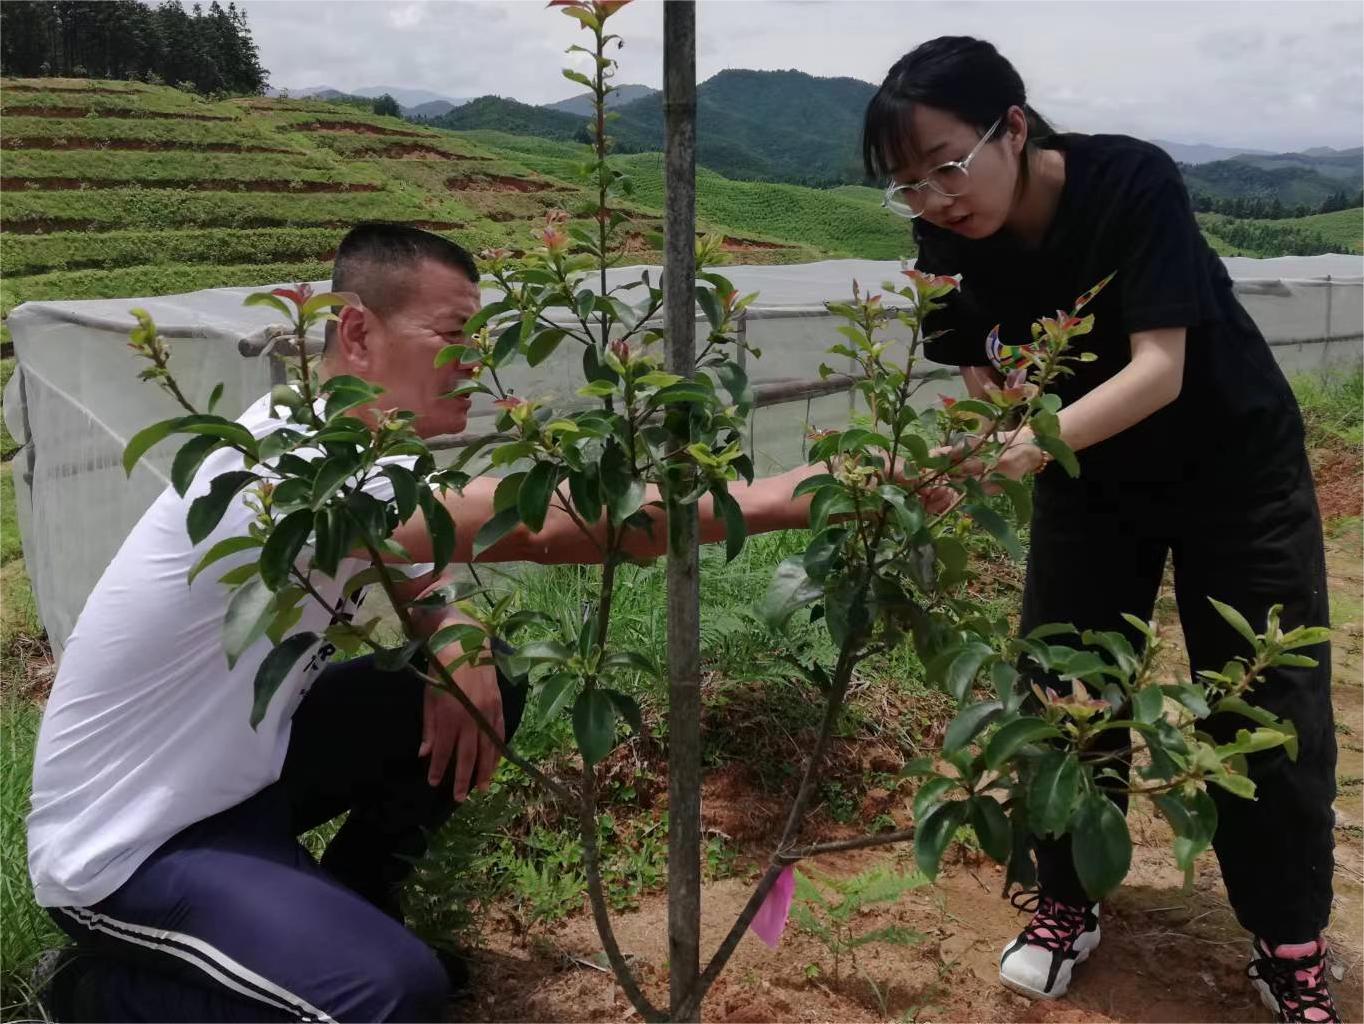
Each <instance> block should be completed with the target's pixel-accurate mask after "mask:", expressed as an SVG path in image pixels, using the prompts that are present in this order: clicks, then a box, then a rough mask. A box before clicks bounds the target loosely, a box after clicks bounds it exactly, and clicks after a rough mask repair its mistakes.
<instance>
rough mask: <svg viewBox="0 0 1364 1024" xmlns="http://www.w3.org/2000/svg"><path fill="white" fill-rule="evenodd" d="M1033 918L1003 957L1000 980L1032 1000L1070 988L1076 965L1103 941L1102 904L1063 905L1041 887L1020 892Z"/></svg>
mask: <svg viewBox="0 0 1364 1024" xmlns="http://www.w3.org/2000/svg"><path fill="white" fill-rule="evenodd" d="M1011 902H1012V903H1013V905H1014V906H1015V907H1017V908H1018V909H1019V910H1023V911H1028V910H1031V911H1033V916H1032V920H1031V921H1029V922H1028V926H1027V927H1026V928H1024V929H1023V931H1021V932H1020V933H1019V935H1018V938H1016V939H1014V940H1013V942H1011V943H1009V944H1008V945H1007V946H1005V947H1004V952H1003V953H1001V954H1000V957H999V980H1000V981H1001V982H1003V983H1004V986H1005V987H1006V988H1011V989H1013V990H1014V991H1015V992H1017V993H1019V994H1020V995H1025V996H1027V997H1029V998H1030V999H1059V998H1060V997H1061V996H1063V995H1065V994H1066V990H1067V989H1068V988H1070V976H1071V973H1072V972H1073V971H1074V970H1075V965H1076V964H1081V963H1084V962H1085V961H1086V960H1087V959H1089V954H1090V953H1091V952H1093V951H1094V949H1095V948H1096V947H1097V946H1098V945H1099V905H1098V904H1097V903H1090V904H1081V905H1078V906H1077V905H1074V904H1070V903H1062V902H1061V901H1060V900H1058V899H1054V898H1052V897H1051V896H1046V895H1044V894H1042V893H1041V892H1038V891H1036V890H1031V891H1024V892H1017V893H1014V895H1013V898H1012V900H1011Z"/></svg>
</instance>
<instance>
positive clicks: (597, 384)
mask: <svg viewBox="0 0 1364 1024" xmlns="http://www.w3.org/2000/svg"><path fill="white" fill-rule="evenodd" d="M615 393H616V386H615V385H614V384H612V383H611V382H610V381H609V380H594V381H589V382H588V383H587V384H584V385H583V386H582V387H580V388H579V389H578V394H580V395H582V396H583V397H584V398H608V397H610V396H611V395H614V394H615Z"/></svg>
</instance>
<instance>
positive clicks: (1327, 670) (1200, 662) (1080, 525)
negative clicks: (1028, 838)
mask: <svg viewBox="0 0 1364 1024" xmlns="http://www.w3.org/2000/svg"><path fill="white" fill-rule="evenodd" d="M1058 475H1059V474H1058V471H1056V470H1053V471H1052V472H1051V473H1049V474H1048V477H1047V479H1046V480H1041V481H1039V482H1038V485H1037V490H1036V501H1035V507H1034V515H1033V524H1032V544H1031V550H1030V554H1029V558H1028V576H1027V583H1026V585H1025V589H1024V597H1023V612H1022V623H1021V629H1022V630H1023V631H1024V632H1027V631H1028V630H1030V629H1033V628H1034V627H1036V626H1038V625H1041V624H1042V623H1046V622H1068V623H1072V624H1073V625H1075V626H1076V627H1077V628H1079V629H1081V630H1084V629H1104V630H1120V631H1122V632H1123V633H1124V634H1126V635H1127V636H1128V638H1129V639H1130V640H1131V641H1132V643H1133V645H1134V647H1137V649H1138V650H1139V649H1140V646H1139V645H1140V643H1141V640H1142V638H1141V636H1140V635H1139V634H1138V633H1137V632H1136V631H1135V630H1133V629H1132V628H1131V627H1129V626H1128V625H1127V624H1126V623H1125V622H1124V621H1123V620H1122V618H1121V613H1122V612H1129V613H1131V614H1133V615H1135V616H1137V617H1138V618H1140V619H1142V620H1149V619H1150V618H1151V614H1152V611H1153V608H1154V605H1155V599H1156V594H1157V592H1158V590H1159V588H1160V582H1161V577H1162V574H1163V572H1164V566H1165V561H1166V555H1167V554H1169V555H1171V556H1172V557H1173V561H1174V574H1175V597H1176V600H1177V602H1178V605H1179V619H1180V623H1181V625H1182V626H1183V629H1184V637H1185V641H1186V644H1187V646H1188V652H1189V659H1190V662H1191V665H1192V668H1193V669H1194V670H1195V671H1196V670H1199V669H1205V668H1207V669H1220V668H1221V667H1222V665H1223V664H1224V663H1225V662H1227V661H1228V660H1230V659H1231V658H1233V657H1237V656H1245V655H1248V654H1249V653H1250V649H1249V646H1248V645H1247V644H1246V642H1245V640H1244V639H1242V638H1241V637H1240V636H1239V635H1238V634H1237V633H1236V632H1235V631H1234V630H1233V629H1232V628H1231V627H1230V626H1229V625H1228V624H1227V623H1226V622H1225V621H1224V620H1223V619H1222V618H1221V616H1220V615H1218V613H1217V611H1216V609H1214V608H1213V607H1212V605H1211V604H1210V603H1209V601H1208V598H1209V597H1215V598H1217V599H1218V600H1219V601H1223V602H1225V603H1227V604H1230V605H1231V606H1233V607H1234V608H1236V609H1237V610H1238V611H1240V612H1241V613H1242V615H1244V616H1245V617H1246V619H1247V620H1248V621H1249V622H1250V623H1251V625H1252V626H1253V627H1255V628H1256V630H1257V632H1258V631H1262V630H1263V629H1264V625H1265V617H1266V613H1267V611H1268V609H1269V607H1270V606H1271V605H1274V604H1282V605H1283V616H1282V620H1281V621H1282V625H1283V628H1284V629H1286V630H1287V629H1291V628H1293V627H1295V626H1302V625H1314V626H1326V625H1329V624H1330V617H1329V614H1328V611H1327V591H1326V569H1325V556H1324V553H1323V550H1322V537H1321V520H1320V516H1319V514H1318V512H1317V505H1316V496H1315V492H1314V490H1313V485H1312V477H1311V472H1310V469H1309V468H1308V466H1307V463H1306V459H1305V458H1303V459H1301V460H1300V461H1298V462H1296V463H1295V464H1293V465H1292V466H1291V467H1290V468H1289V469H1288V470H1286V471H1284V472H1282V473H1280V474H1278V475H1277V476H1276V477H1275V479H1274V480H1273V481H1271V482H1269V483H1260V484H1256V485H1254V486H1247V485H1238V484H1237V483H1236V482H1230V483H1227V484H1224V485H1213V484H1199V483H1179V484H1140V485H1139V484H1131V483H1126V484H1106V483H1102V482H1095V481H1088V482H1086V481H1083V480H1070V479H1068V478H1066V479H1061V480H1058V479H1056V478H1057V476H1058ZM1300 653H1303V654H1307V655H1310V656H1311V657H1313V658H1316V659H1317V661H1318V665H1317V667H1316V668H1278V669H1274V670H1272V671H1270V672H1268V673H1267V674H1266V677H1265V679H1264V681H1263V682H1262V683H1260V684H1259V685H1257V686H1256V687H1255V688H1254V689H1253V690H1252V691H1251V692H1250V694H1249V698H1248V699H1249V700H1250V701H1251V702H1252V703H1254V704H1258V705H1260V706H1262V707H1265V708H1268V709H1270V710H1272V711H1273V712H1274V713H1275V714H1277V715H1279V716H1281V717H1283V718H1287V719H1291V720H1292V721H1293V723H1294V724H1295V725H1296V727H1297V730H1298V736H1299V754H1298V759H1297V761H1296V762H1293V761H1290V760H1289V758H1288V756H1287V754H1286V753H1285V752H1284V751H1283V750H1282V749H1275V750H1268V751H1263V752H1261V753H1259V754H1255V755H1252V756H1251V757H1250V758H1249V771H1250V776H1251V778H1252V779H1253V780H1254V781H1255V785H1256V797H1255V799H1254V800H1245V799H1242V798H1240V797H1236V796H1233V795H1232V794H1230V793H1227V792H1225V791H1224V790H1222V789H1220V788H1219V787H1216V786H1213V787H1209V789H1210V791H1211V796H1212V798H1213V799H1214V801H1215V802H1216V804H1217V813H1218V827H1217V834H1216V837H1215V839H1214V841H1213V848H1214V850H1215V851H1216V854H1217V859H1218V863H1219V864H1220V865H1221V869H1222V878H1223V881H1224V882H1225V884H1226V887H1227V895H1228V898H1229V899H1230V901H1231V905H1232V907H1233V909H1234V910H1235V912H1236V916H1237V919H1238V920H1239V921H1240V922H1241V925H1242V926H1243V927H1245V928H1246V929H1247V930H1249V931H1250V932H1251V933H1253V934H1255V935H1258V936H1260V937H1261V938H1264V939H1266V940H1268V941H1270V942H1271V943H1274V944H1278V943H1284V942H1306V941H1310V940H1312V939H1315V938H1316V937H1317V935H1318V934H1320V932H1321V930H1322V929H1323V928H1324V927H1325V926H1326V922H1327V918H1328V916H1329V914H1330V907H1331V880H1332V867H1333V859H1332V849H1333V846H1334V837H1333V834H1332V828H1333V824H1334V820H1333V814H1332V809H1331V801H1332V800H1333V799H1334V798H1335V764H1336V740H1335V728H1334V722H1333V716H1332V709H1331V661H1330V648H1329V645H1328V644H1321V645H1318V646H1317V647H1313V648H1307V649H1304V650H1303V651H1301V652H1300ZM1249 725H1250V723H1248V722H1247V721H1246V720H1245V719H1244V718H1241V717H1240V716H1231V715H1221V716H1213V717H1212V718H1211V719H1209V720H1208V721H1207V722H1206V723H1205V725H1204V727H1205V728H1206V731H1207V732H1209V733H1210V734H1212V735H1213V736H1214V737H1216V738H1217V739H1218V740H1219V741H1224V740H1227V739H1230V738H1232V736H1233V735H1234V733H1235V731H1236V729H1238V728H1247V727H1248V726H1249ZM1103 738H1104V739H1103V742H1102V743H1101V746H1102V747H1103V748H1104V749H1120V748H1122V747H1125V746H1127V745H1128V743H1129V742H1130V739H1129V737H1128V734H1127V731H1126V730H1121V729H1114V730H1111V731H1109V732H1106V733H1104V734H1103ZM1117 799H1118V800H1119V803H1120V804H1123V805H1124V807H1125V796H1123V797H1119V798H1117ZM1036 856H1037V865H1038V876H1039V882H1040V884H1041V886H1042V889H1043V891H1045V892H1047V893H1049V894H1050V895H1053V896H1055V897H1057V898H1059V899H1062V900H1065V901H1066V902H1070V903H1084V902H1087V898H1086V896H1085V894H1084V890H1083V888H1082V887H1081V885H1080V882H1079V879H1078V878H1077V877H1076V873H1075V868H1074V864H1073V861H1072V858H1071V853H1070V841H1069V838H1068V837H1063V838H1062V839H1060V840H1055V839H1038V840H1037V847H1036Z"/></svg>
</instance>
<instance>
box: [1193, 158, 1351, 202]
mask: <svg viewBox="0 0 1364 1024" xmlns="http://www.w3.org/2000/svg"><path fill="white" fill-rule="evenodd" d="M1358 152H1359V151H1358V150H1356V151H1355V153H1356V154H1357V153H1358ZM1350 160H1351V158H1350V157H1349V156H1348V155H1346V156H1344V157H1342V158H1337V157H1310V156H1306V155H1304V154H1300V153H1282V154H1275V155H1272V156H1239V157H1236V158H1235V159H1234V160H1216V161H1214V162H1212V163H1207V164H1199V165H1198V166H1196V167H1191V166H1188V165H1187V164H1186V165H1181V167H1180V170H1181V171H1182V172H1183V175H1184V182H1185V184H1187V185H1188V187H1189V192H1190V193H1191V194H1192V195H1193V196H1194V197H1195V198H1197V197H1198V196H1206V197H1207V198H1209V199H1214V200H1216V199H1263V200H1268V201H1273V200H1276V199H1277V200H1278V201H1279V202H1280V203H1282V204H1283V205H1284V206H1287V207H1295V206H1308V207H1311V208H1313V209H1315V208H1317V207H1319V206H1320V205H1321V204H1322V202H1323V201H1325V200H1326V199H1327V198H1329V197H1331V196H1333V195H1336V194H1337V193H1339V192H1341V191H1346V192H1351V193H1353V192H1356V191H1358V190H1359V188H1360V184H1361V180H1362V179H1364V174H1361V170H1360V158H1359V156H1358V155H1356V156H1354V157H1353V164H1352V165H1351V164H1350ZM1328 169H1329V173H1327V171H1328Z"/></svg>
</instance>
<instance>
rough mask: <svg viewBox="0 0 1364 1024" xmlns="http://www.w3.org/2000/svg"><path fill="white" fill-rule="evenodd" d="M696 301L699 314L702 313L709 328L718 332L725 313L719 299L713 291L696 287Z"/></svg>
mask: <svg viewBox="0 0 1364 1024" xmlns="http://www.w3.org/2000/svg"><path fill="white" fill-rule="evenodd" d="M696 301H697V303H698V304H699V305H700V307H701V312H703V313H704V314H705V315H706V319H707V320H709V321H710V326H711V327H712V328H713V329H714V330H717V331H718V330H719V329H720V327H721V325H722V324H723V323H724V322H725V312H724V309H723V308H722V307H721V305H720V299H719V297H718V296H716V294H715V292H714V290H713V289H710V288H702V287H700V286H698V287H697V289H696Z"/></svg>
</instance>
